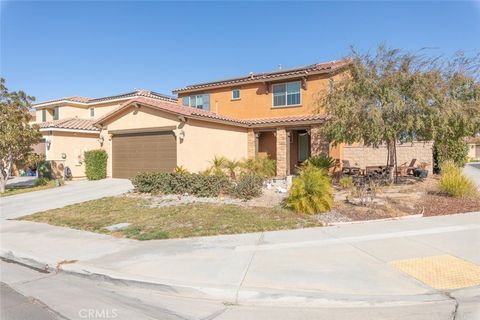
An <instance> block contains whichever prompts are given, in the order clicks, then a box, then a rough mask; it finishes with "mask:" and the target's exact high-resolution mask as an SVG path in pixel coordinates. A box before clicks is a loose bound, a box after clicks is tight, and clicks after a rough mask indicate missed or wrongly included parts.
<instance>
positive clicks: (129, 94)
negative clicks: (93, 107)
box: [34, 89, 177, 106]
mask: <svg viewBox="0 0 480 320" xmlns="http://www.w3.org/2000/svg"><path fill="white" fill-rule="evenodd" d="M132 97H147V98H153V99H159V100H164V101H171V102H176V101H177V99H176V98H175V97H171V96H167V95H164V94H161V93H158V92H154V91H150V90H144V89H141V90H135V91H132V92H127V93H122V94H117V95H114V96H108V97H102V98H87V97H79V96H72V97H65V98H60V99H55V100H48V101H42V102H39V103H35V104H34V106H36V105H42V104H46V103H55V102H60V101H72V102H79V103H83V104H95V103H99V102H103V101H110V100H115V99H125V98H132Z"/></svg>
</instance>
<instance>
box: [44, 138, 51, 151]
mask: <svg viewBox="0 0 480 320" xmlns="http://www.w3.org/2000/svg"><path fill="white" fill-rule="evenodd" d="M45 144H46V145H47V150H50V146H51V145H52V141H51V140H45Z"/></svg>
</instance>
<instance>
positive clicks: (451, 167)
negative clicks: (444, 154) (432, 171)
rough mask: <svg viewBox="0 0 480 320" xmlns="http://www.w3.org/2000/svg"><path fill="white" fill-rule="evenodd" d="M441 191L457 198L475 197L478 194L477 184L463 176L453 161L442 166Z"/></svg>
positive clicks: (448, 161)
mask: <svg viewBox="0 0 480 320" xmlns="http://www.w3.org/2000/svg"><path fill="white" fill-rule="evenodd" d="M440 190H441V191H442V192H445V193H446V194H448V195H450V196H452V197H456V198H465V197H473V196H475V195H476V194H477V193H478V190H477V186H476V185H475V183H474V182H472V181H471V180H470V179H468V178H467V177H466V176H465V175H463V174H462V170H461V169H460V168H459V167H458V166H457V165H456V164H455V162H454V161H452V160H447V161H445V162H444V163H443V164H442V165H441V175H440Z"/></svg>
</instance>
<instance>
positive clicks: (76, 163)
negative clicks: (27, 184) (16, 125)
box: [33, 90, 176, 178]
mask: <svg viewBox="0 0 480 320" xmlns="http://www.w3.org/2000/svg"><path fill="white" fill-rule="evenodd" d="M136 97H137V98H138V97H148V98H150V99H152V100H158V101H165V102H167V103H170V104H175V103H176V99H175V98H172V97H168V96H165V95H161V94H158V93H155V92H151V91H147V90H137V91H133V92H129V93H125V94H120V95H115V96H109V97H103V98H98V99H90V98H85V97H68V98H61V99H56V100H51V101H45V102H40V103H37V104H34V105H33V107H34V108H35V110H36V115H35V118H36V119H35V120H36V123H37V124H38V125H39V126H40V131H41V133H42V135H43V140H42V143H41V144H40V145H36V146H34V149H35V151H36V152H38V153H41V150H40V149H43V150H44V153H45V155H46V159H47V160H49V161H51V163H52V165H53V169H54V171H55V173H56V174H57V175H63V170H64V167H65V166H68V167H69V168H70V170H71V171H72V175H73V176H74V177H79V178H80V177H84V176H85V165H84V157H83V153H84V152H85V151H87V150H92V149H99V148H102V147H103V141H102V140H101V136H100V129H99V128H97V127H96V126H94V123H95V121H96V119H98V118H100V117H101V116H103V115H105V114H106V113H108V112H110V111H112V110H114V109H115V108H117V107H118V106H120V105H122V104H123V103H125V102H126V101H129V100H131V99H132V98H136Z"/></svg>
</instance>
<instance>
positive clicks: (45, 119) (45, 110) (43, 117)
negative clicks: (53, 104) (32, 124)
mask: <svg viewBox="0 0 480 320" xmlns="http://www.w3.org/2000/svg"><path fill="white" fill-rule="evenodd" d="M42 122H47V109H42Z"/></svg>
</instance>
